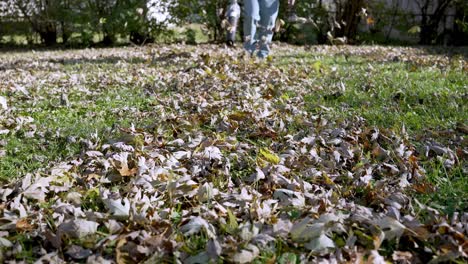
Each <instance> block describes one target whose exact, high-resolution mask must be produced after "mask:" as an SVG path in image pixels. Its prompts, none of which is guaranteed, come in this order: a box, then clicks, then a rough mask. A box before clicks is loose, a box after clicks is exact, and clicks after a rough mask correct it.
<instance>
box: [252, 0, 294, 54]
mask: <svg viewBox="0 0 468 264" xmlns="http://www.w3.org/2000/svg"><path fill="white" fill-rule="evenodd" d="M294 2H295V1H294V0H288V6H289V7H288V8H291V7H292V6H293V5H294ZM278 11H279V0H244V49H245V50H246V51H247V52H249V53H250V54H251V55H254V54H255V52H256V51H257V48H258V53H257V56H258V57H259V58H266V57H267V56H268V55H269V54H270V44H271V40H272V39H273V33H274V32H273V30H274V28H275V23H276V18H277V17H278Z"/></svg>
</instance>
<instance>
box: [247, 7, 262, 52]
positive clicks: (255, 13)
mask: <svg viewBox="0 0 468 264" xmlns="http://www.w3.org/2000/svg"><path fill="white" fill-rule="evenodd" d="M258 2H259V0H244V48H245V49H246V50H247V51H248V52H249V53H250V54H253V53H254V52H255V42H256V33H257V23H258V21H259V20H260V5H259V3H258Z"/></svg>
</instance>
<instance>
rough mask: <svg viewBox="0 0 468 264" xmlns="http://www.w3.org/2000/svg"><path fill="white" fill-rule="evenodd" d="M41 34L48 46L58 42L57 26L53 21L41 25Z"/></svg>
mask: <svg viewBox="0 0 468 264" xmlns="http://www.w3.org/2000/svg"><path fill="white" fill-rule="evenodd" d="M38 28H39V32H38V33H39V35H40V36H41V40H42V42H44V44H45V45H46V46H51V45H55V44H57V28H56V27H55V25H54V24H53V23H45V25H42V26H39V27H38Z"/></svg>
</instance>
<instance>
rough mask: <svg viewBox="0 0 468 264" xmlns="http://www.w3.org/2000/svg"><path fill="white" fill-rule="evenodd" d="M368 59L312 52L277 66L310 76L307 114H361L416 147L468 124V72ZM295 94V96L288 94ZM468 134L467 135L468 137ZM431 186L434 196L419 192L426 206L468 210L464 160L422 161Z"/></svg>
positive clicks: (337, 117)
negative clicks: (453, 163)
mask: <svg viewBox="0 0 468 264" xmlns="http://www.w3.org/2000/svg"><path fill="white" fill-rule="evenodd" d="M379 59H381V58H378V57H377V58H375V57H374V58H366V57H364V56H349V57H348V56H344V55H335V56H323V55H320V56H318V55H316V54H314V53H313V52H307V53H305V52H304V53H298V54H295V56H289V55H286V56H283V57H281V56H280V58H279V59H278V61H277V62H276V63H277V64H278V65H279V66H280V67H282V68H283V69H284V70H289V69H290V65H292V64H293V65H295V66H296V67H297V71H299V72H301V71H304V72H308V76H307V77H308V78H310V79H311V86H310V87H308V89H309V91H310V93H308V94H307V95H306V96H305V100H306V102H305V103H306V107H307V109H308V111H311V112H314V113H317V114H319V113H320V114H322V113H323V107H325V108H327V109H329V111H327V112H326V116H327V117H328V118H330V119H334V120H344V119H347V118H350V117H352V116H361V117H363V118H365V119H366V122H367V123H368V124H369V125H370V126H375V127H379V128H385V129H391V130H393V131H395V132H396V133H397V134H401V133H402V131H403V129H404V130H405V131H406V132H407V133H408V134H409V136H410V140H411V141H412V144H414V145H415V146H416V147H421V145H422V143H423V142H420V141H419V139H424V138H428V137H430V138H431V139H432V140H435V141H438V142H441V143H442V144H448V143H449V142H450V140H451V138H450V136H447V133H444V131H447V130H448V129H451V130H455V128H456V127H457V124H465V125H466V124H467V122H468V104H467V103H466V98H467V95H468V74H467V72H466V69H463V68H461V67H459V66H457V65H456V64H455V63H453V64H449V65H446V66H445V67H436V66H434V64H431V62H430V61H428V62H427V63H426V64H418V62H412V61H409V62H392V61H390V62H389V61H385V62H379V61H378V60H379ZM287 96H288V97H292V96H294V92H292V93H291V94H287ZM465 136H466V135H465ZM422 162H424V167H425V169H426V172H427V179H428V183H429V184H433V185H434V188H435V190H437V191H436V192H428V193H425V194H418V195H416V197H417V198H418V199H420V200H421V201H423V203H424V204H428V205H431V206H435V207H438V208H442V209H443V211H445V212H446V213H448V214H452V213H453V212H454V211H457V210H458V211H466V210H468V204H467V201H468V177H467V175H466V174H465V173H464V172H463V169H462V168H463V166H465V168H466V166H467V163H466V160H461V161H460V162H461V164H460V165H458V166H456V167H455V168H453V169H450V170H449V169H446V168H445V167H444V166H442V165H441V164H440V162H439V161H437V160H436V159H427V160H422Z"/></svg>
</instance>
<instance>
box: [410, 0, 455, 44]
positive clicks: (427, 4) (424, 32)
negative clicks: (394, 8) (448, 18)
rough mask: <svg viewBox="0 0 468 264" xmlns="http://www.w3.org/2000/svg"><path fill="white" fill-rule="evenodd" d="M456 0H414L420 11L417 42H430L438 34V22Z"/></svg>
mask: <svg viewBox="0 0 468 264" xmlns="http://www.w3.org/2000/svg"><path fill="white" fill-rule="evenodd" d="M455 1H456V0H416V3H417V4H418V7H419V9H420V12H421V24H420V28H421V31H420V33H419V44H423V45H428V44H431V43H432V41H433V40H435V39H436V38H437V36H438V29H439V24H440V22H441V21H442V18H443V17H444V15H445V12H446V11H447V9H448V8H449V7H450V6H451V4H453V3H454V2H455Z"/></svg>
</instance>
